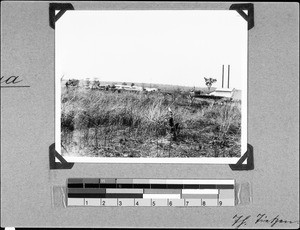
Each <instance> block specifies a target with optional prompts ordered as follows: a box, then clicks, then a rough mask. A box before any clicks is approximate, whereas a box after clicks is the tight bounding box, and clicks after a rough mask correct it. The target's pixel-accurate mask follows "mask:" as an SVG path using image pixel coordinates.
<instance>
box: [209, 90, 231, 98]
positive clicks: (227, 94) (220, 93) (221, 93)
mask: <svg viewBox="0 0 300 230" xmlns="http://www.w3.org/2000/svg"><path fill="white" fill-rule="evenodd" d="M234 93H235V88H232V89H230V88H218V89H216V90H215V91H214V92H212V93H210V94H209V95H211V96H216V97H228V98H232V97H233V95H234Z"/></svg>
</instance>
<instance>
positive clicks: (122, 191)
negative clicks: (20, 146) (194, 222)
mask: <svg viewBox="0 0 300 230" xmlns="http://www.w3.org/2000/svg"><path fill="white" fill-rule="evenodd" d="M67 185H68V189H67V192H68V200H67V201H68V206H109V207H111V206H125V207H129V206H158V207H160V206H186V207H188V206H190V207H194V206H234V205H235V199H234V198H235V192H234V180H222V179H221V180H199V179H182V180H180V179H126V178H120V179H115V178H100V179H99V178H70V179H68V182H67Z"/></svg>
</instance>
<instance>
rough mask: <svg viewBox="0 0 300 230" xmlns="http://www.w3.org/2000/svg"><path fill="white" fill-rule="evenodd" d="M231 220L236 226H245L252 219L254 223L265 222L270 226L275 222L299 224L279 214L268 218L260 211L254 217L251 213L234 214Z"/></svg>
mask: <svg viewBox="0 0 300 230" xmlns="http://www.w3.org/2000/svg"><path fill="white" fill-rule="evenodd" d="M233 220H234V222H233V224H232V226H235V227H236V228H240V227H243V226H246V225H247V223H248V222H250V221H254V224H260V223H265V224H268V225H270V226H271V227H274V226H275V225H276V224H299V221H291V220H284V219H281V218H280V217H279V215H277V216H275V217H271V218H269V217H268V216H267V215H266V214H265V213H264V214H261V213H260V214H258V215H257V216H256V217H254V218H253V217H252V216H251V215H248V216H244V215H234V217H233Z"/></svg>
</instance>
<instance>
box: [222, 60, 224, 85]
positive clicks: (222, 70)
mask: <svg viewBox="0 0 300 230" xmlns="http://www.w3.org/2000/svg"><path fill="white" fill-rule="evenodd" d="M223 87H224V65H222V88H223Z"/></svg>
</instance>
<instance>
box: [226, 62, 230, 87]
mask: <svg viewBox="0 0 300 230" xmlns="http://www.w3.org/2000/svg"><path fill="white" fill-rule="evenodd" d="M229 75H230V65H228V82H227V88H228V89H229Z"/></svg>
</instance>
